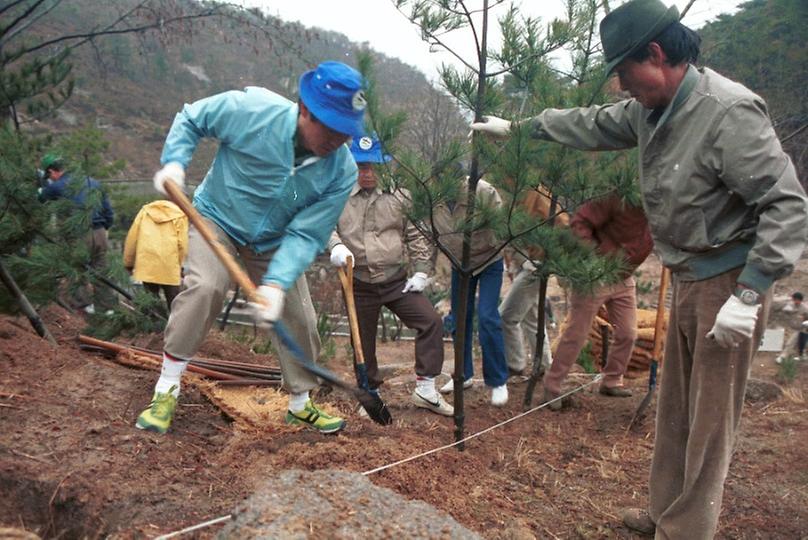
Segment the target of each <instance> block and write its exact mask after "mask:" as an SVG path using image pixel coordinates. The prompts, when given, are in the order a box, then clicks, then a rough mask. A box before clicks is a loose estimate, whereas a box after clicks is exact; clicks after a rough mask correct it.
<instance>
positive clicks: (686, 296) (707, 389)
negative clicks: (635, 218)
mask: <svg viewBox="0 0 808 540" xmlns="http://www.w3.org/2000/svg"><path fill="white" fill-rule="evenodd" d="M740 272H741V269H740V268H738V269H735V270H732V271H730V272H726V273H724V274H721V275H718V276H715V277H713V278H710V279H706V280H703V281H691V282H680V281H678V280H676V276H675V275H674V286H673V303H672V306H671V313H670V322H669V325H668V334H667V337H666V340H665V359H664V362H663V363H662V366H663V371H662V376H661V386H660V389H659V404H658V406H657V418H656V440H655V442H654V456H653V460H652V462H651V476H650V505H649V513H650V515H651V519H653V520H654V522H655V523H656V525H657V528H656V538H658V539H668V538H671V539H674V538H675V539H679V538H688V539H693V540H698V539H709V538H712V537H713V535H714V534H715V529H716V525H717V523H718V515H719V513H720V512H721V498H722V496H723V493H724V479H725V478H726V476H727V471H728V470H729V463H730V459H731V457H732V449H733V444H734V442H735V436H736V434H737V431H738V426H739V424H740V421H741V409H742V408H743V400H744V393H745V391H746V380H747V378H748V376H749V370H750V368H751V364H752V357H753V356H754V354H755V351H757V348H758V346H759V344H760V339H761V337H762V334H763V330H764V329H765V328H766V319H767V317H768V309H769V304H770V300H771V293H769V294H768V295H766V296H765V297H764V300H763V307H762V309H761V312H760V313H759V314H758V323H757V328H756V330H755V333H754V336H753V337H752V339H748V340H744V342H742V343H741V344H740V346H738V347H737V348H733V349H725V348H722V347H720V346H719V345H717V344H716V343H715V341H713V340H711V339H708V338H707V337H706V334H707V332H709V331H710V329H711V328H712V327H713V323H714V322H715V316H716V314H717V313H718V310H719V309H721V306H722V305H723V304H724V302H726V300H727V298H729V296H730V294H732V292H733V290H734V289H735V280H736V279H737V278H738V276H739V275H740Z"/></svg>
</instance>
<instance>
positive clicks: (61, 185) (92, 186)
mask: <svg viewBox="0 0 808 540" xmlns="http://www.w3.org/2000/svg"><path fill="white" fill-rule="evenodd" d="M40 165H41V167H42V170H43V172H44V178H43V179H44V184H43V186H42V187H41V188H40V189H39V195H38V197H39V200H40V201H42V202H45V201H54V200H57V199H69V200H71V201H73V203H74V204H75V206H76V208H80V209H82V210H84V211H87V212H88V213H89V218H90V232H89V234H88V235H87V249H88V250H89V251H90V260H89V266H90V268H91V269H93V270H96V271H98V272H102V271H103V269H104V267H105V266H106V259H107V251H108V250H109V228H110V227H112V223H113V221H114V219H115V212H114V211H113V210H112V205H111V204H110V202H109V197H107V194H106V192H105V191H104V189H103V188H102V187H101V183H100V182H98V180H95V179H93V178H90V177H89V176H84V177H81V178H77V177H74V176H72V175H71V174H70V173H68V172H67V170H66V167H65V162H64V159H62V157H61V156H59V155H57V154H54V153H48V154H45V156H43V158H42V161H41V163H40ZM73 302H75V303H76V304H78V306H77V307H81V308H84V310H85V311H86V312H87V313H90V314H93V313H95V312H96V310H98V312H99V313H104V312H107V313H111V312H110V311H109V308H111V307H112V305H113V304H114V302H115V300H114V298H113V297H112V295H111V294H110V293H109V292H108V291H106V290H105V289H102V288H100V287H93V293H92V296H91V295H90V294H89V291H88V290H86V288H85V289H82V290H79V291H77V293H76V295H75V297H74V298H73ZM91 302H92V303H91Z"/></svg>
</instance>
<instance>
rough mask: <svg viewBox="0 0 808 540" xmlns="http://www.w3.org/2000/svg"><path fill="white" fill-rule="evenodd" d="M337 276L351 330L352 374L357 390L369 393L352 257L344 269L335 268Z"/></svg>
mask: <svg viewBox="0 0 808 540" xmlns="http://www.w3.org/2000/svg"><path fill="white" fill-rule="evenodd" d="M337 275H338V276H339V281H340V283H342V292H343V294H344V295H345V309H346V311H348V325H349V326H350V328H351V341H352V342H353V348H354V372H355V373H356V384H357V385H358V386H359V388H364V389H365V390H368V391H370V384H369V383H368V370H367V367H366V366H365V353H364V351H362V338H361V336H360V335H359V318H358V317H357V315H356V303H355V301H354V290H353V257H351V256H349V257H348V260H347V264H346V265H345V267H342V266H339V267H337Z"/></svg>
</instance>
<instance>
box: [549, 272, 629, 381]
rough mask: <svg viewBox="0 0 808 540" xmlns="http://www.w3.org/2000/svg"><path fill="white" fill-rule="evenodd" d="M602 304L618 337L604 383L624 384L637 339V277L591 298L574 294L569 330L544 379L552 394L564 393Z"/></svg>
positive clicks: (571, 296)
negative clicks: (563, 383)
mask: <svg viewBox="0 0 808 540" xmlns="http://www.w3.org/2000/svg"><path fill="white" fill-rule="evenodd" d="M602 305H605V306H606V310H607V311H608V312H609V322H611V323H612V326H613V327H614V336H613V339H612V344H611V346H610V347H609V356H608V358H606V367H604V368H603V382H601V384H603V385H604V386H608V387H613V386H620V385H621V384H623V374H624V373H625V372H626V367H627V366H628V361H629V359H630V358H631V351H632V349H633V348H634V340H636V339H637V293H636V291H635V290H634V278H633V277H629V278H626V279H625V280H623V281H622V282H620V283H616V284H614V285H608V286H606V287H601V288H599V289H596V290H595V291H594V292H593V293H592V294H591V295H587V294H578V293H575V292H573V293H572V294H571V295H570V309H569V315H568V316H567V321H566V327H565V329H564V333H563V334H562V335H561V338H560V339H559V342H558V346H557V347H556V351H555V354H554V355H553V364H552V365H551V366H550V371H548V372H547V374H546V375H545V376H544V387H545V388H546V389H547V390H549V391H550V392H552V393H554V394H560V393H561V383H562V382H563V381H564V378H565V377H566V376H567V373H569V370H570V368H571V367H572V365H573V364H574V363H575V361H576V360H577V359H578V354H579V353H580V352H581V348H583V346H584V343H585V342H586V340H587V338H588V337H589V329H590V328H591V327H592V321H593V320H595V315H597V313H598V309H600V306H602Z"/></svg>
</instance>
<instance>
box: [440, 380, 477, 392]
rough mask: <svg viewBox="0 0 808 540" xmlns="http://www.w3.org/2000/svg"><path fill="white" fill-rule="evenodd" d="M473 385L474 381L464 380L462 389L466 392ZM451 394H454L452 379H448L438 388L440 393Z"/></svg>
mask: <svg viewBox="0 0 808 540" xmlns="http://www.w3.org/2000/svg"><path fill="white" fill-rule="evenodd" d="M473 384H474V381H473V380H472V379H466V380H465V381H463V389H464V390H468V389H469V388H471V386H472V385H473ZM452 392H454V379H449V382H447V383H446V384H444V385H443V386H441V387H440V393H441V394H451V393H452Z"/></svg>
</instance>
